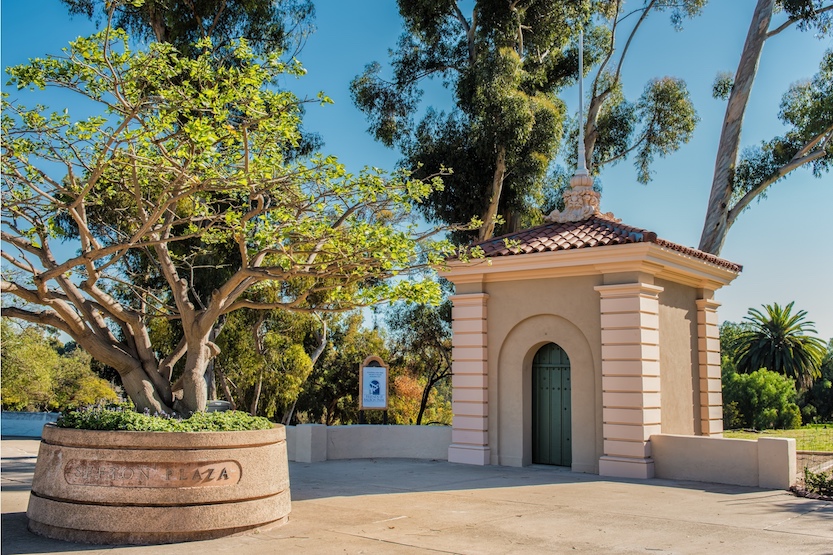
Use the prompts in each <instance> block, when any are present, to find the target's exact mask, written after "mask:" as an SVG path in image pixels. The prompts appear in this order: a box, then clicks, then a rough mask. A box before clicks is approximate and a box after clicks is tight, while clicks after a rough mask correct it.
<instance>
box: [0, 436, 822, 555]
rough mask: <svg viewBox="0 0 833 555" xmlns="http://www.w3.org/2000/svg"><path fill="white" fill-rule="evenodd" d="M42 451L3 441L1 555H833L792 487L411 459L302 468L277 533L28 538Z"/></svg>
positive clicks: (810, 509)
mask: <svg viewBox="0 0 833 555" xmlns="http://www.w3.org/2000/svg"><path fill="white" fill-rule="evenodd" d="M37 447H38V442H37V440H31V439H4V440H3V441H2V442H0V448H1V449H2V497H0V502H1V505H2V513H3V514H2V553H3V555H6V554H8V555H23V554H34V553H38V554H43V553H83V554H87V555H94V554H104V553H107V554H113V555H126V554H130V555H144V554H153V555H167V554H170V555H173V554H176V555H191V554H194V555H196V554H200V555H205V554H209V553H210V554H212V555H213V554H215V553H216V554H224V553H229V554H233V555H249V554H252V555H255V554H261V553H262V554H267V553H269V554H273V553H312V554H317V553H326V554H329V553H348V554H359V553H369V554H376V553H379V554H399V553H403V554H404V553H409V554H413V553H417V554H418V553H426V554H427V553H464V554H515V553H517V554H521V553H522V554H528V553H594V554H596V553H617V554H619V553H634V554H635V553H639V554H645V553H659V554H662V553H674V554H684V553H731V554H732V555H742V554H747V553H748V554H755V555H761V554H768V553H789V554H805V553H806V554H816V555H822V554H833V503H831V502H825V501H817V500H810V499H803V498H797V497H794V496H792V495H791V494H789V493H788V492H785V491H766V490H760V489H754V488H744V487H735V486H722V485H715V484H702V483H695V482H677V481H669V480H648V481H630V480H618V479H609V478H600V477H598V476H593V475H587V474H577V473H572V472H570V471H568V470H563V469H558V468H555V467H543V466H533V467H528V468H506V467H494V466H486V467H474V466H465V465H456V464H450V463H447V462H444V461H421V460H403V459H371V460H343V461H327V462H321V463H312V464H303V463H290V481H291V490H292V513H291V514H290V521H289V523H288V524H286V525H285V526H283V527H279V528H275V529H272V530H269V531H266V532H261V533H253V534H248V535H243V536H237V537H230V538H222V539H217V540H210V541H205V542H191V543H186V544H175V545H166V546H117V547H105V546H89V545H82V544H73V543H65V542H60V541H55V540H49V539H45V538H41V537H38V536H35V535H33V534H31V533H30V532H28V531H27V530H26V515H25V512H26V505H27V503H28V495H29V488H30V484H31V476H32V471H33V469H34V463H35V459H36V455H37Z"/></svg>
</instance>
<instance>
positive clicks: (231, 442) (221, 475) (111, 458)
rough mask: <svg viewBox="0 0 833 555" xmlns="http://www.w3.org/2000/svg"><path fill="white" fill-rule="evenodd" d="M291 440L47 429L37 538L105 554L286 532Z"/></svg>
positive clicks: (36, 484)
mask: <svg viewBox="0 0 833 555" xmlns="http://www.w3.org/2000/svg"><path fill="white" fill-rule="evenodd" d="M289 511H290V498H289V466H288V463H287V452H286V430H285V429H284V427H283V426H280V425H278V426H275V427H274V428H272V429H271V430H257V431H242V432H194V433H191V432H187V433H186V432H109V431H95V430H74V429H64V428H58V427H57V426H55V425H53V424H48V425H46V426H44V429H43V441H42V442H41V444H40V450H39V452H38V460H37V465H36V467H35V475H34V478H33V481H32V494H31V496H30V498H29V508H28V510H27V512H26V514H27V516H28V517H29V530H31V531H32V532H34V533H36V534H40V535H43V536H47V537H50V538H55V539H61V540H67V541H76V542H84V543H100V544H115V543H129V544H159V543H173V542H182V541H193V540H204V539H210V538H216V537H220V536H228V535H232V534H237V533H241V532H246V531H250V530H253V529H256V528H267V527H272V526H276V525H280V524H283V523H285V522H286V520H287V516H288V515H289Z"/></svg>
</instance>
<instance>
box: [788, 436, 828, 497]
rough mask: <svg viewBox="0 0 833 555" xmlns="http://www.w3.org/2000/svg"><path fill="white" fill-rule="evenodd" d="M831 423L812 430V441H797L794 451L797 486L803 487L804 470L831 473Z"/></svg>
mask: <svg viewBox="0 0 833 555" xmlns="http://www.w3.org/2000/svg"><path fill="white" fill-rule="evenodd" d="M831 445H833V424H828V425H827V426H824V427H823V428H816V429H814V430H813V440H812V441H800V440H799V441H798V445H797V447H798V449H797V453H796V465H795V467H796V472H797V474H798V476H797V482H798V483H797V486H798V487H799V488H803V487H804V486H805V485H806V484H805V481H804V476H805V472H804V470H805V469H807V470H810V471H811V472H815V473H817V474H818V473H821V472H825V473H833V449H831V447H830V446H831Z"/></svg>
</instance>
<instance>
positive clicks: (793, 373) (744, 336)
mask: <svg viewBox="0 0 833 555" xmlns="http://www.w3.org/2000/svg"><path fill="white" fill-rule="evenodd" d="M763 308H764V310H763V311H760V310H758V309H755V308H750V309H749V313H748V315H747V316H745V317H744V323H745V324H746V326H745V327H744V328H743V329H742V330H741V332H740V333H739V334H738V335H737V343H736V344H737V348H736V350H735V363H736V366H737V371H738V372H741V373H750V372H754V371H756V370H758V369H760V368H766V369H767V370H770V371H772V372H778V373H779V374H783V375H785V376H787V377H789V378H794V379H795V380H796V382H797V383H798V384H799V385H800V386H802V387H804V388H806V387H809V385H810V384H812V382H813V379H814V378H816V377H818V376H820V370H819V369H820V367H821V363H822V360H823V358H824V355H825V353H826V351H827V349H826V345H825V344H824V342H823V341H822V340H821V339H819V338H818V337H816V336H815V335H812V334H815V333H816V330H815V328H813V322H810V321H807V320H806V317H807V312H806V311H804V310H799V311H798V312H796V313H795V314H793V313H792V308H793V303H789V304H788V305H786V306H783V307H782V306H780V305H779V304H778V303H773V304H771V305H764V307H763Z"/></svg>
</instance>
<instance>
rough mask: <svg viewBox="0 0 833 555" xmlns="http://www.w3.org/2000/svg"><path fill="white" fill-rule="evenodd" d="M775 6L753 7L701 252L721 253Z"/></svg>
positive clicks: (769, 2) (767, 2) (762, 0)
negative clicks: (751, 99)
mask: <svg viewBox="0 0 833 555" xmlns="http://www.w3.org/2000/svg"><path fill="white" fill-rule="evenodd" d="M774 6H775V0H758V4H757V5H756V6H755V12H754V14H753V16H752V22H751V23H750V25H749V32H748V34H747V35H746V42H745V43H744V45H743V51H742V52H741V56H740V63H739V64H738V70H737V73H736V74H735V83H734V86H733V87H732V92H731V94H730V95H729V102H728V104H727V106H726V115H725V116H724V117H723V131H722V132H721V134H720V143H719V144H718V148H717V158H716V160H715V164H714V177H713V180H712V189H711V194H710V195H709V204H708V208H707V209H706V219H705V222H704V224H703V233H702V235H701V237H700V246H699V248H700V250H702V251H704V252H708V253H711V254H715V255H717V254H720V250H721V249H722V248H723V243H724V242H725V241H726V234H727V233H728V231H729V226H730V225H731V224H730V223H729V221H728V216H729V210H730V209H731V206H730V202H731V200H732V186H733V182H734V172H735V164H736V163H737V159H738V150H739V147H740V134H741V130H742V127H743V116H744V113H745V112H746V105H747V103H748V102H749V94H750V92H751V91H752V84H753V83H754V82H755V75H756V74H757V72H758V62H759V60H760V59H761V51H762V50H763V47H764V41H766V34H767V31H768V30H769V24H770V21H771V19H772V11H773V9H774Z"/></svg>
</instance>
